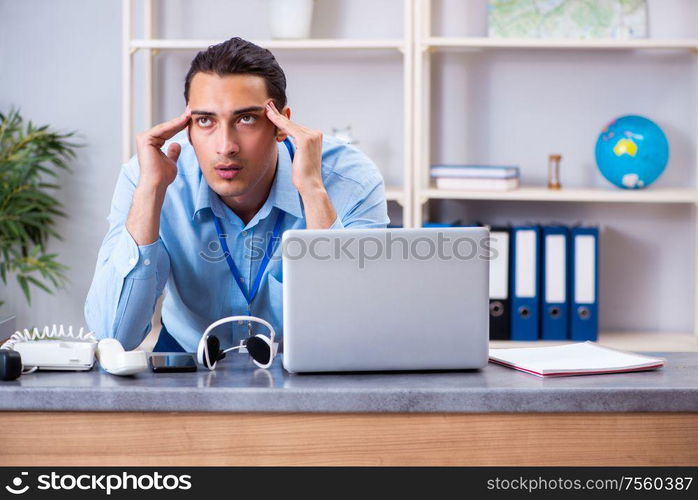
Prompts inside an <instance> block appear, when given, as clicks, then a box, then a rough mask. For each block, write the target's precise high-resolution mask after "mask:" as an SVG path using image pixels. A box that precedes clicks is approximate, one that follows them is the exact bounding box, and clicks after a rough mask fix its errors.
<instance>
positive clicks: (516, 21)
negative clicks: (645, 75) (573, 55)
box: [488, 0, 648, 39]
mask: <svg viewBox="0 0 698 500" xmlns="http://www.w3.org/2000/svg"><path fill="white" fill-rule="evenodd" d="M488 11H489V12H488V17H489V28H488V35H489V36H490V37H493V38H576V39H584V38H615V39H628V38H646V37H647V36H648V28H647V2H646V0H490V1H489V5H488Z"/></svg>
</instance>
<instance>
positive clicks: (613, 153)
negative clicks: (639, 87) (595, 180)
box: [596, 115, 669, 189]
mask: <svg viewBox="0 0 698 500" xmlns="http://www.w3.org/2000/svg"><path fill="white" fill-rule="evenodd" d="M668 161H669V142H668V141H667V139H666V135H664V132H663V131H662V129H661V128H659V125H657V124H656V123H654V122H653V121H652V120H650V119H648V118H645V117H643V116H637V115H627V116H621V117H620V118H616V119H615V120H613V121H612V122H611V123H609V124H608V125H606V128H605V129H604V130H603V131H602V132H601V134H600V135H599V138H598V139H597V140H596V165H597V166H598V167H599V170H600V171H601V173H602V174H603V176H604V177H605V178H606V179H607V180H608V181H609V182H611V183H613V184H615V185H616V186H618V187H621V188H625V189H640V188H644V187H647V186H649V185H650V184H652V183H653V182H654V181H655V180H657V178H658V177H659V176H660V175H661V174H662V172H663V171H664V168H665V167H666V164H667V162H668Z"/></svg>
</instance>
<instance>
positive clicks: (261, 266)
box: [213, 211, 284, 316]
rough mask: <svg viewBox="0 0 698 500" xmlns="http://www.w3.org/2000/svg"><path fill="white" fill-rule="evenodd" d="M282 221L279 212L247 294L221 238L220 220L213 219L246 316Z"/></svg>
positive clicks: (272, 251)
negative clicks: (243, 300)
mask: <svg viewBox="0 0 698 500" xmlns="http://www.w3.org/2000/svg"><path fill="white" fill-rule="evenodd" d="M283 220H284V213H283V212H281V211H279V213H278V214H277V216H276V223H275V224H274V230H273V232H272V233H271V238H270V239H269V243H268V244H267V250H266V252H265V253H264V258H263V259H262V262H261V263H260V264H259V270H258V271H257V276H256V277H255V279H254V282H253V284H252V288H250V291H249V292H248V291H247V290H245V287H244V286H243V285H242V281H241V276H240V271H239V270H238V268H237V266H236V265H235V261H234V260H233V257H232V254H231V253H230V250H229V249H228V243H227V242H226V241H225V238H224V237H223V230H222V229H221V223H220V220H219V219H218V217H214V218H213V223H214V224H215V225H216V232H217V233H218V240H219V241H220V242H221V247H222V248H223V252H224V253H225V260H226V262H228V267H229V268H230V272H231V273H232V274H233V278H235V283H237V285H238V287H239V288H240V291H241V292H242V295H243V296H244V297H245V300H246V301H247V312H248V316H251V314H249V312H250V304H251V303H252V301H253V300H254V298H255V296H256V295H257V290H259V284H260V283H261V282H262V275H263V274H264V270H265V269H266V268H267V265H268V264H269V259H270V258H271V256H272V254H273V253H274V243H276V240H277V239H279V232H280V231H281V224H282V223H283Z"/></svg>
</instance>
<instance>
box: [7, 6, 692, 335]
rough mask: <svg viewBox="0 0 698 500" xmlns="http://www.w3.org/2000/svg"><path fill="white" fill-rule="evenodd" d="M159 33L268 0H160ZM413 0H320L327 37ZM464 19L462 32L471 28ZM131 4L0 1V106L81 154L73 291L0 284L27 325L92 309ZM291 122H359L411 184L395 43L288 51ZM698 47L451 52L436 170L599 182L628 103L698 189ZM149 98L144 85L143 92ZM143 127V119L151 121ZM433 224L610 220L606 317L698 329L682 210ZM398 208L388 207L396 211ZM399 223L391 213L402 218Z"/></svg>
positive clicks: (235, 19) (595, 209)
mask: <svg viewBox="0 0 698 500" xmlns="http://www.w3.org/2000/svg"><path fill="white" fill-rule="evenodd" d="M649 3H650V8H651V9H650V22H651V33H652V35H653V36H658V37H680V36H686V37H688V36H697V35H698V33H696V23H695V21H696V19H697V16H696V14H697V13H698V2H695V1H694V0H661V1H660V0H650V2H649ZM485 4H486V2H485V0H469V1H467V2H466V1H464V0H434V6H435V13H434V30H435V32H436V33H438V34H443V35H463V34H470V35H484V34H485V32H486V15H485V11H484V8H483V7H484V5H485ZM156 6H157V9H158V10H159V11H161V12H163V14H164V15H163V17H162V18H161V19H159V21H158V26H157V32H158V34H159V36H163V37H191V38H210V39H216V38H226V37H228V36H234V35H239V36H242V37H246V38H267V37H268V35H269V27H268V26H269V25H268V21H267V14H266V10H265V9H266V1H265V0H247V1H243V0H196V1H193V0H168V1H166V2H164V1H162V0H161V1H157V2H156ZM401 15H402V1H401V0H318V1H317V7H316V16H315V19H314V23H313V35H314V36H317V37H352V38H353V37H386V38H391V37H400V36H401V35H402V20H401ZM464 28H465V29H464ZM120 36H121V2H120V1H119V0H22V1H16V0H0V72H1V73H0V74H1V75H2V76H0V109H3V110H7V109H9V107H10V106H11V105H15V106H20V107H21V110H22V112H23V114H24V115H25V116H27V117H28V118H31V119H32V120H33V121H35V122H37V123H48V124H51V125H52V126H54V127H56V128H58V129H60V130H72V129H76V130H79V131H80V132H81V133H82V136H83V140H84V142H85V143H86V147H85V148H83V149H81V150H80V153H79V159H78V161H77V162H76V163H75V164H74V170H75V171H74V173H73V174H72V175H69V176H68V175H66V176H63V182H62V184H63V189H62V191H61V192H60V194H59V198H60V199H61V200H62V201H63V202H64V203H65V208H66V210H67V212H68V213H69V218H68V219H67V220H61V221H60V222H59V226H58V229H59V232H61V234H63V235H64V241H62V242H53V243H52V244H51V250H52V251H56V252H58V253H60V254H61V258H62V261H63V262H64V263H66V264H67V265H69V266H70V267H71V270H70V272H69V277H70V284H69V286H68V287H67V288H66V289H65V290H64V291H62V292H61V293H59V294H57V295H54V296H50V295H47V294H44V293H43V292H41V291H34V302H33V305H32V307H31V308H30V307H28V306H26V305H25V304H24V301H23V299H22V298H21V297H20V294H19V291H18V289H17V287H16V286H15V285H14V284H11V285H10V286H9V287H8V288H7V289H3V290H0V296H2V297H3V299H4V300H6V301H7V302H8V303H7V304H6V305H5V306H4V308H3V312H7V311H9V310H13V311H16V312H17V313H18V316H19V317H18V325H22V326H24V325H33V324H39V325H41V324H45V323H49V322H64V323H72V324H78V325H79V324H82V323H83V319H82V305H83V301H84V297H85V294H86V292H87V289H88V287H89V284H90V281H91V277H92V272H93V267H94V260H95V257H96V253H97V249H98V247H99V243H100V241H101V238H102V236H103V234H104V232H105V231H106V227H107V225H106V220H105V218H106V215H107V211H108V205H109V199H110V198H111V193H112V190H113V186H114V182H115V180H116V176H117V173H118V169H119V166H120V121H121V116H120V109H121V108H120V99H121V94H120V75H121V62H120ZM193 55H194V52H177V53H162V54H160V55H159V56H158V57H157V66H156V78H157V79H158V80H160V81H161V82H162V83H161V85H160V86H159V87H158V92H157V94H158V97H157V101H156V119H157V120H164V119H166V118H169V117H172V116H174V115H175V114H177V113H178V112H179V111H180V110H181V108H182V106H183V98H182V82H183V77H184V74H185V73H186V70H187V69H188V64H189V61H190V60H191V57H192V56H193ZM277 57H278V59H279V61H280V63H281V65H282V66H283V67H284V69H285V71H286V73H287V77H288V80H289V89H288V90H289V98H290V105H291V107H292V109H293V114H294V117H295V118H296V119H297V120H298V121H299V122H300V123H303V124H305V125H308V126H312V127H316V128H319V129H322V130H324V131H325V132H329V131H330V129H331V127H333V126H344V125H346V124H349V123H350V124H351V125H353V128H354V131H355V135H356V136H357V138H358V139H359V141H360V145H359V146H360V147H361V148H362V149H364V150H365V151H366V152H367V153H368V154H369V156H371V157H372V158H373V159H374V161H375V162H376V163H377V164H378V165H379V167H380V168H381V169H382V171H383V173H384V176H385V178H386V181H387V182H388V183H396V182H400V181H401V179H402V161H403V158H402V145H401V140H402V120H403V116H402V76H401V60H400V55H399V54H398V53H397V51H378V52H368V51H367V52H360V53H356V52H326V53H325V52H322V53H319V52H318V53H311V54H301V53H294V52H277ZM696 85H697V82H696V62H695V56H693V55H690V54H686V53H667V52H658V53H650V52H637V53H633V52H610V53H604V54H600V53H585V52H579V51H560V52H541V51H528V52H513V53H512V52H509V53H507V52H503V51H487V52H477V51H476V52H467V53H466V52H448V53H437V54H436V56H435V64H434V79H433V89H434V100H433V102H434V109H435V114H434V117H433V122H434V128H433V137H432V139H433V145H434V149H433V155H432V160H433V161H435V162H446V161H452V162H458V161H483V162H506V163H518V164H519V165H521V166H522V170H523V177H524V181H525V182H529V183H537V182H538V183H540V182H543V181H544V179H545V168H546V158H547V154H548V153H549V152H553V151H556V152H561V153H562V154H563V155H564V159H563V163H562V168H563V170H562V175H563V178H562V179H563V182H564V183H565V184H566V185H568V186H572V185H599V186H601V185H604V182H605V181H604V180H603V179H602V178H601V177H600V175H599V174H598V173H597V171H596V168H595V166H594V164H593V145H594V141H595V139H596V135H597V134H598V132H599V131H600V129H601V127H602V126H603V125H604V124H605V123H606V122H608V121H609V120H610V119H611V118H612V117H614V116H617V115H619V114H622V113H626V112H639V113H643V114H645V115H647V116H649V117H651V118H653V119H655V121H657V122H658V123H659V124H660V125H661V126H662V127H663V128H664V130H665V131H666V132H667V135H668V136H669V140H670V143H671V147H672V151H671V155H672V156H671V163H670V165H669V167H668V168H667V171H666V172H665V174H664V176H663V177H662V178H661V179H660V180H659V181H658V182H657V186H679V185H693V183H694V182H695V174H694V172H695V169H694V165H695V164H696V158H695V148H694V144H693V140H694V139H693V138H694V137H695V135H696V113H695V110H696V95H695V94H696ZM136 89H137V91H138V86H137V87H136ZM142 127H143V124H142V123H140V124H139V127H138V128H142ZM433 206H434V209H433V215H434V217H443V218H446V219H449V218H454V217H459V218H462V219H464V220H470V219H471V218H480V219H486V220H491V221H493V222H500V221H511V222H517V221H523V220H528V219H536V220H542V221H546V220H553V219H555V220H560V221H563V222H570V221H578V220H579V221H590V222H598V223H601V224H602V225H603V227H604V239H603V245H604V246H603V249H602V252H603V253H602V269H603V272H604V279H603V281H602V289H601V299H602V310H601V321H602V327H603V328H607V329H614V330H617V329H647V330H657V329H661V330H677V331H679V330H681V331H684V330H690V329H691V328H692V302H691V298H692V294H693V288H692V282H691V276H692V275H693V257H692V256H693V225H692V212H691V210H690V209H689V208H688V207H685V206H679V207H670V206H641V205H610V204H604V205H593V206H589V205H585V204H578V203H574V204H540V205H537V206H534V205H530V204H526V203H491V202H489V203H488V202H477V203H470V204H465V203H461V202H443V203H433ZM395 214H396V211H395V210H391V216H393V217H394V215H395ZM395 218H396V217H395Z"/></svg>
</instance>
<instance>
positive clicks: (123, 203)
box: [85, 38, 389, 352]
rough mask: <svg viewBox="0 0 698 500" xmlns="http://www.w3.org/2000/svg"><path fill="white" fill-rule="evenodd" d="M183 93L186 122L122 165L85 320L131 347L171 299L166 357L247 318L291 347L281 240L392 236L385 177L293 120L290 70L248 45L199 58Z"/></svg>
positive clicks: (148, 141)
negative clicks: (320, 232) (286, 236)
mask: <svg viewBox="0 0 698 500" xmlns="http://www.w3.org/2000/svg"><path fill="white" fill-rule="evenodd" d="M184 96H185V100H186V102H187V107H186V110H185V112H184V113H182V115H180V116H179V117H177V118H175V119H173V120H170V121H168V122H165V123H162V124H160V125H157V126H155V127H153V128H152V129H150V130H148V131H146V132H144V133H141V134H139V135H138V136H137V140H136V145H137V154H136V156H134V157H133V158H131V160H130V161H129V162H127V163H126V164H125V165H124V166H123V167H122V169H121V173H120V175H119V179H118V181H117V185H116V189H115V192H114V197H113V199H112V205H111V212H110V214H109V218H108V220H109V230H108V232H107V235H106V237H105V238H104V241H103V242H102V246H101V248H100V251H99V255H98V258H97V266H96V269H95V275H94V278H93V281H92V286H91V287H90V291H89V292H88V295H87V300H86V303H85V318H86V320H87V324H88V325H89V327H90V328H91V329H92V330H93V331H94V332H95V333H96V334H97V336H98V337H99V338H106V337H115V338H117V339H118V340H119V341H121V343H122V344H123V345H124V348H125V349H133V348H135V347H136V346H138V345H139V344H140V343H141V341H142V340H143V339H144V338H145V336H146V335H147V333H148V332H149V331H150V329H151V317H152V314H153V311H154V309H155V304H156V301H157V299H158V298H159V296H160V295H161V294H162V293H163V290H166V292H167V293H166V296H165V299H164V301H163V308H162V323H163V328H162V330H161V333H160V337H159V339H158V342H157V344H156V346H155V350H156V351H182V350H183V351H189V352H193V351H196V347H197V344H198V343H199V340H200V338H201V334H202V333H203V331H204V329H205V328H206V326H208V325H209V324H210V323H212V322H213V321H215V320H217V319H219V318H221V317H224V316H231V315H243V314H248V313H250V314H252V315H254V316H259V317H262V318H264V319H266V320H267V321H269V322H270V323H271V324H272V325H273V326H274V328H275V330H276V332H277V335H278V336H279V338H281V337H282V335H283V333H282V332H283V325H282V293H281V289H282V281H283V275H282V266H281V258H280V255H281V249H280V235H281V233H282V232H283V231H284V230H286V229H290V228H308V229H327V228H332V229H340V228H344V227H362V228H367V227H373V228H381V227H386V226H387V224H388V223H389V219H388V215H387V206H386V200H385V188H384V183H383V179H382V177H381V175H380V172H379V171H378V169H377V168H376V166H375V165H374V164H373V163H372V162H371V161H370V160H369V159H368V158H367V157H366V156H365V155H364V154H362V153H361V152H360V151H358V150H357V149H356V148H354V147H351V146H348V145H345V144H342V143H341V142H339V141H337V140H335V139H332V138H323V136H322V134H321V133H320V132H318V131H316V130H311V129H308V128H306V127H303V126H301V125H299V124H297V123H294V122H293V121H291V120H290V118H291V110H290V108H289V107H288V106H287V104H286V78H285V76H284V73H283V70H282V69H281V67H280V66H279V65H278V63H277V62H276V59H275V58H274V56H273V55H272V54H271V52H269V51H268V50H266V49H263V48H260V47H258V46H256V45H254V44H252V43H250V42H247V41H245V40H242V39H240V38H232V39H230V40H228V41H226V42H223V43H221V44H219V45H215V46H212V47H209V48H208V49H207V50H205V51H202V52H199V53H198V54H197V56H196V57H195V58H194V60H193V61H192V64H191V68H190V69H189V72H188V74H187V76H186V79H185V90H184ZM289 138H290V139H291V140H289ZM226 246H227V252H226V249H225V247H226ZM269 248H271V249H272V251H273V255H272V258H271V259H270V260H269V262H268V264H267V265H266V266H265V265H264V262H263V261H264V259H263V258H262V256H263V255H264V252H265V251H267V249H269ZM226 257H229V258H226ZM231 261H232V262H231ZM236 282H237V283H236ZM308 293H312V290H308ZM348 306H349V305H348ZM246 335H247V324H245V325H233V329H232V332H231V334H230V336H229V337H228V338H227V339H226V338H225V336H222V337H223V339H224V340H225V341H229V342H231V343H234V344H237V343H239V341H240V340H241V339H243V338H245V336H246Z"/></svg>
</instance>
